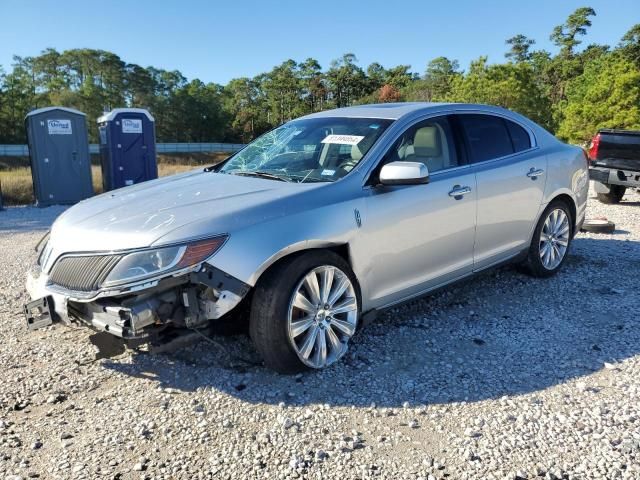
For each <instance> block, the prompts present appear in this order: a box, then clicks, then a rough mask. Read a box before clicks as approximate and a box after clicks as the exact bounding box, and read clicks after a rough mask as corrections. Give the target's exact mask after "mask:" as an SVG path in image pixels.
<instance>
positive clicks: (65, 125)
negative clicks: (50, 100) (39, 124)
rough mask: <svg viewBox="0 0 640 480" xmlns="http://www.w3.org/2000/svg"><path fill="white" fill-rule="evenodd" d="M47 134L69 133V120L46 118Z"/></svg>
mask: <svg viewBox="0 0 640 480" xmlns="http://www.w3.org/2000/svg"><path fill="white" fill-rule="evenodd" d="M47 129H48V130H49V135H71V134H72V133H73V132H72V131H71V120H47Z"/></svg>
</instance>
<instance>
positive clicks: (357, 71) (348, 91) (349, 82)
mask: <svg viewBox="0 0 640 480" xmlns="http://www.w3.org/2000/svg"><path fill="white" fill-rule="evenodd" d="M357 62H358V59H357V58H356V56H355V55H354V54H353V53H345V54H344V55H343V56H342V58H340V59H338V60H334V61H333V62H331V68H330V69H329V70H328V71H327V74H326V78H327V83H328V85H329V94H330V97H331V99H332V101H333V104H334V106H335V107H338V108H339V107H347V106H349V105H352V104H354V103H355V102H356V100H357V99H358V98H360V97H362V96H364V95H367V94H368V93H370V90H369V89H368V88H367V82H366V75H365V73H364V71H363V70H362V68H360V67H359V66H358V65H356V63H357Z"/></svg>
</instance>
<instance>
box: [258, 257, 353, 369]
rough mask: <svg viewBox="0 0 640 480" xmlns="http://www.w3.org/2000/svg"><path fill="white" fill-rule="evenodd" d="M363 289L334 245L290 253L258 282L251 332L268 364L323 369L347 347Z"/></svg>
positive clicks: (273, 366) (285, 367)
mask: <svg viewBox="0 0 640 480" xmlns="http://www.w3.org/2000/svg"><path fill="white" fill-rule="evenodd" d="M359 314H360V293H359V290H358V284H357V281H356V278H355V275H354V274H353V272H352V271H351V269H350V268H349V265H348V264H347V262H345V261H344V259H342V258H341V257H340V256H339V255H336V254H335V253H333V252H328V251H314V252H310V253H305V254H301V255H297V256H295V257H292V258H291V259H286V260H284V261H283V262H282V263H280V264H279V265H276V266H275V267H274V268H273V269H271V270H269V271H268V272H267V273H265V274H264V275H263V277H262V278H261V279H260V281H259V283H258V285H257V286H256V289H255V292H254V296H253V301H252V306H251V320H250V335H251V338H252V340H253V342H254V344H255V346H256V348H257V350H258V352H259V353H260V354H261V355H262V357H263V359H264V362H265V364H266V365H267V366H268V367H270V368H273V369H274V370H276V371H278V372H281V373H294V372H298V371H301V370H304V369H307V368H315V369H320V368H324V367H327V366H329V365H331V364H333V363H335V362H336V361H338V360H339V359H340V358H342V356H344V354H345V353H346V352H347V349H348V343H349V340H350V339H351V337H352V336H353V334H354V333H355V331H356V327H357V324H358V317H359Z"/></svg>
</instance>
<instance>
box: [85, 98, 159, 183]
mask: <svg viewBox="0 0 640 480" xmlns="http://www.w3.org/2000/svg"><path fill="white" fill-rule="evenodd" d="M98 130H99V132H100V160H101V164H102V185H103V187H104V191H105V192H106V191H109V190H113V189H114V188H121V187H126V186H128V185H133V184H135V183H140V182H144V181H146V180H152V179H154V178H158V165H157V164H156V132H155V121H154V119H153V117H152V116H151V114H150V113H149V112H148V111H147V110H145V109H143V108H116V109H114V110H111V111H110V112H108V113H105V114H104V115H102V116H101V117H100V118H98Z"/></svg>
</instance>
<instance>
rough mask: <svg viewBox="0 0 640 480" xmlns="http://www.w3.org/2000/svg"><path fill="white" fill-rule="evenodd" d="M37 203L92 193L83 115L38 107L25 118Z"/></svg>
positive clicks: (67, 202) (75, 198)
mask: <svg viewBox="0 0 640 480" xmlns="http://www.w3.org/2000/svg"><path fill="white" fill-rule="evenodd" d="M25 125H26V130H27V140H28V143H29V156H30V158H31V176H32V177H33V194H34V196H35V198H36V205H37V206H39V207H47V206H49V205H70V204H74V203H77V202H79V201H80V200H84V199H85V198H88V197H91V196H92V195H93V184H92V182H91V157H90V156H89V137H88V135H87V120H86V115H85V114H84V113H82V112H79V111H78V110H74V109H72V108H65V107H47V108H39V109H37V110H33V111H31V112H29V113H28V114H27V116H26V118H25Z"/></svg>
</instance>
